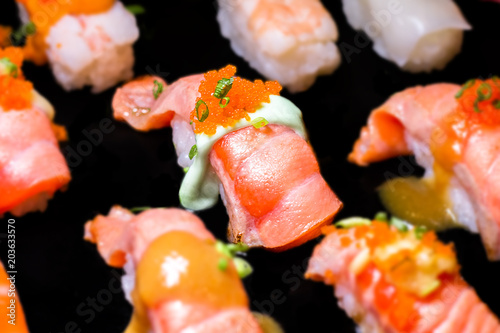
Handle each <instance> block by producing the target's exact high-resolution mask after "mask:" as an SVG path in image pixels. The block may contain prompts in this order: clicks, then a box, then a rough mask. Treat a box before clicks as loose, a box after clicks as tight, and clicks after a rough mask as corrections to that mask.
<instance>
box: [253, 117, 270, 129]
mask: <svg viewBox="0 0 500 333" xmlns="http://www.w3.org/2000/svg"><path fill="white" fill-rule="evenodd" d="M267 124H269V122H268V121H267V119H266V118H263V117H258V118H255V119H254V120H253V121H252V125H253V127H255V128H261V127H264V126H266V125H267Z"/></svg>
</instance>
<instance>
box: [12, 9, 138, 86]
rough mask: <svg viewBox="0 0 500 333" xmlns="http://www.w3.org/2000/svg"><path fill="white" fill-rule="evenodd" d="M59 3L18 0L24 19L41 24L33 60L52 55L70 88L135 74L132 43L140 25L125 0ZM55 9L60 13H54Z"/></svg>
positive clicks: (58, 73)
mask: <svg viewBox="0 0 500 333" xmlns="http://www.w3.org/2000/svg"><path fill="white" fill-rule="evenodd" d="M94 3H95V4H94ZM54 4H55V5H54V6H55V7H53V8H49V5H45V4H43V3H42V2H41V1H40V0H18V6H19V11H20V17H21V20H22V21H23V23H24V24H28V23H29V22H33V24H34V25H35V27H36V30H37V31H36V34H35V36H33V37H29V38H28V41H27V45H28V46H30V45H31V47H30V48H31V49H32V51H31V52H27V57H28V58H30V60H33V61H34V62H35V63H37V64H42V63H44V62H45V61H46V60H48V62H49V63H50V65H51V67H52V71H53V73H54V76H55V78H56V79H57V81H58V82H59V83H60V84H61V86H62V87H63V88H64V89H65V90H68V91H69V90H74V89H81V88H83V87H84V86H86V85H89V86H92V92H94V93H99V92H101V91H104V90H106V89H108V88H110V87H112V86H114V85H115V84H117V83H118V82H121V81H124V80H129V79H131V78H132V77H133V71H132V67H133V65H134V52H133V47H132V46H133V44H134V43H135V41H136V40H137V39H138V38H139V29H138V28H137V22H136V19H135V17H134V15H133V14H132V13H131V12H129V11H128V10H127V9H126V8H125V6H124V5H123V4H122V3H121V2H119V1H116V2H114V1H102V2H99V3H97V2H96V1H87V2H82V1H73V2H72V4H70V5H64V4H62V5H58V4H59V2H54ZM75 4H77V5H75ZM44 6H46V7H47V8H45V7H44ZM67 6H70V7H67ZM102 9H105V10H102ZM54 10H55V12H56V15H55V16H54V15H52V16H51V13H52V12H53V11H54ZM51 11H52V12H51ZM88 13H90V14H88ZM44 14H45V15H44ZM59 16H60V18H59ZM54 17H55V19H53V18H54ZM52 21H54V22H52ZM30 38H32V40H31V41H30V40H29V39H30ZM37 39H38V40H37Z"/></svg>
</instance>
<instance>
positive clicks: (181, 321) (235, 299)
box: [85, 206, 282, 333]
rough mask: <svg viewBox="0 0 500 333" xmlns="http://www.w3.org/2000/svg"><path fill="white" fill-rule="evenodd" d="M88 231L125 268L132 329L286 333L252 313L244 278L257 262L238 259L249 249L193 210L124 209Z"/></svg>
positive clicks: (96, 222) (111, 260)
mask: <svg viewBox="0 0 500 333" xmlns="http://www.w3.org/2000/svg"><path fill="white" fill-rule="evenodd" d="M85 230H86V231H85V238H86V239H87V240H89V241H91V242H93V243H96V244H97V248H98V250H99V252H100V254H101V256H102V257H103V258H104V259H105V260H106V262H107V263H108V264H109V265H111V266H114V267H120V268H122V267H123V268H124V269H125V272H126V275H125V276H124V277H123V280H122V282H123V283H122V284H123V288H124V290H125V293H126V297H127V299H128V300H129V301H130V302H131V303H132V304H133V305H134V313H133V316H132V319H131V321H130V324H129V326H128V328H127V330H126V332H155V333H167V332H168V333H181V332H182V333H186V332H192V333H196V332H200V333H201V332H203V333H211V332H214V333H215V332H234V333H237V332H248V333H266V332H269V333H271V332H274V333H280V332H282V330H281V329H280V328H279V325H277V324H276V323H274V322H272V324H271V325H269V323H268V324H266V326H265V329H263V328H262V327H261V325H260V324H259V321H258V320H257V319H256V318H257V317H256V316H254V315H253V314H252V313H251V312H250V310H249V301H248V297H247V295H246V293H245V289H244V288H243V284H242V282H241V277H243V276H245V275H248V273H249V266H248V264H246V263H245V262H244V261H243V259H241V258H234V254H235V253H236V252H237V251H242V250H244V248H243V247H237V246H233V245H229V246H227V245H224V244H223V243H222V242H216V240H215V239H214V237H213V235H212V234H211V233H210V232H209V231H208V230H207V229H206V228H205V226H204V225H203V222H202V221H201V220H200V219H199V218H197V217H196V216H195V215H193V214H192V213H189V212H187V211H183V210H180V209H150V210H147V211H145V212H142V213H140V214H138V215H134V214H132V213H131V212H130V211H128V210H127V209H124V208H121V207H119V206H116V207H113V209H112V210H111V211H110V213H109V215H108V216H101V215H99V216H97V217H96V218H95V219H94V220H93V221H89V222H88V223H87V224H86V226H85ZM258 318H261V316H258ZM269 321H271V320H270V319H269V318H268V319H267V320H265V321H263V322H264V323H265V322H269ZM269 327H271V329H269ZM273 327H274V329H273Z"/></svg>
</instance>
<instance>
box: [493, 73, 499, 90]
mask: <svg viewBox="0 0 500 333" xmlns="http://www.w3.org/2000/svg"><path fill="white" fill-rule="evenodd" d="M491 80H492V81H493V83H494V84H495V85H496V86H497V87H498V88H500V83H499V82H498V81H500V79H499V78H498V76H496V75H495V76H493V77H492V78H491Z"/></svg>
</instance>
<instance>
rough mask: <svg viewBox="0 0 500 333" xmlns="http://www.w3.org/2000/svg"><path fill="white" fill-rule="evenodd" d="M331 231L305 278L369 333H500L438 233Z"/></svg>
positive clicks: (383, 226) (352, 227) (353, 223)
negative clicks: (327, 288)
mask: <svg viewBox="0 0 500 333" xmlns="http://www.w3.org/2000/svg"><path fill="white" fill-rule="evenodd" d="M339 224H343V225H345V226H349V227H348V228H344V229H340V228H336V227H333V226H332V227H327V228H325V230H324V232H325V234H326V237H325V238H324V239H323V240H322V242H321V243H320V244H319V245H317V246H316V248H315V249H314V253H313V255H312V257H311V259H310V261H309V266H308V269H307V272H306V277H307V278H309V279H313V280H316V281H323V282H324V283H326V284H328V285H332V286H335V295H336V297H337V298H338V299H339V305H340V306H341V307H342V308H343V309H344V310H345V311H346V312H347V314H348V315H349V316H350V317H351V318H353V319H354V320H355V321H356V322H357V323H358V324H359V326H360V328H361V332H364V333H379V332H385V333H398V332H405V333H423V332H426V333H476V332H489V333H497V332H500V323H499V321H498V318H497V317H496V316H495V315H494V314H493V313H492V312H491V311H490V310H489V309H488V307H487V306H486V305H485V304H484V303H483V302H481V300H480V299H479V297H478V296H477V294H476V292H475V290H474V289H473V288H472V287H470V286H469V285H467V283H466V282H465V281H464V280H463V279H462V277H461V276H460V272H459V271H460V267H459V265H458V263H457V259H456V255H455V252H454V250H453V246H452V245H444V244H442V243H441V242H440V241H439V240H437V237H436V234H435V233H434V232H424V231H422V230H421V229H413V230H407V231H401V230H398V229H397V228H396V227H394V226H390V225H389V223H386V222H381V221H373V222H371V221H370V220H368V219H360V218H354V219H348V220H347V221H346V223H342V221H341V222H339Z"/></svg>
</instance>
